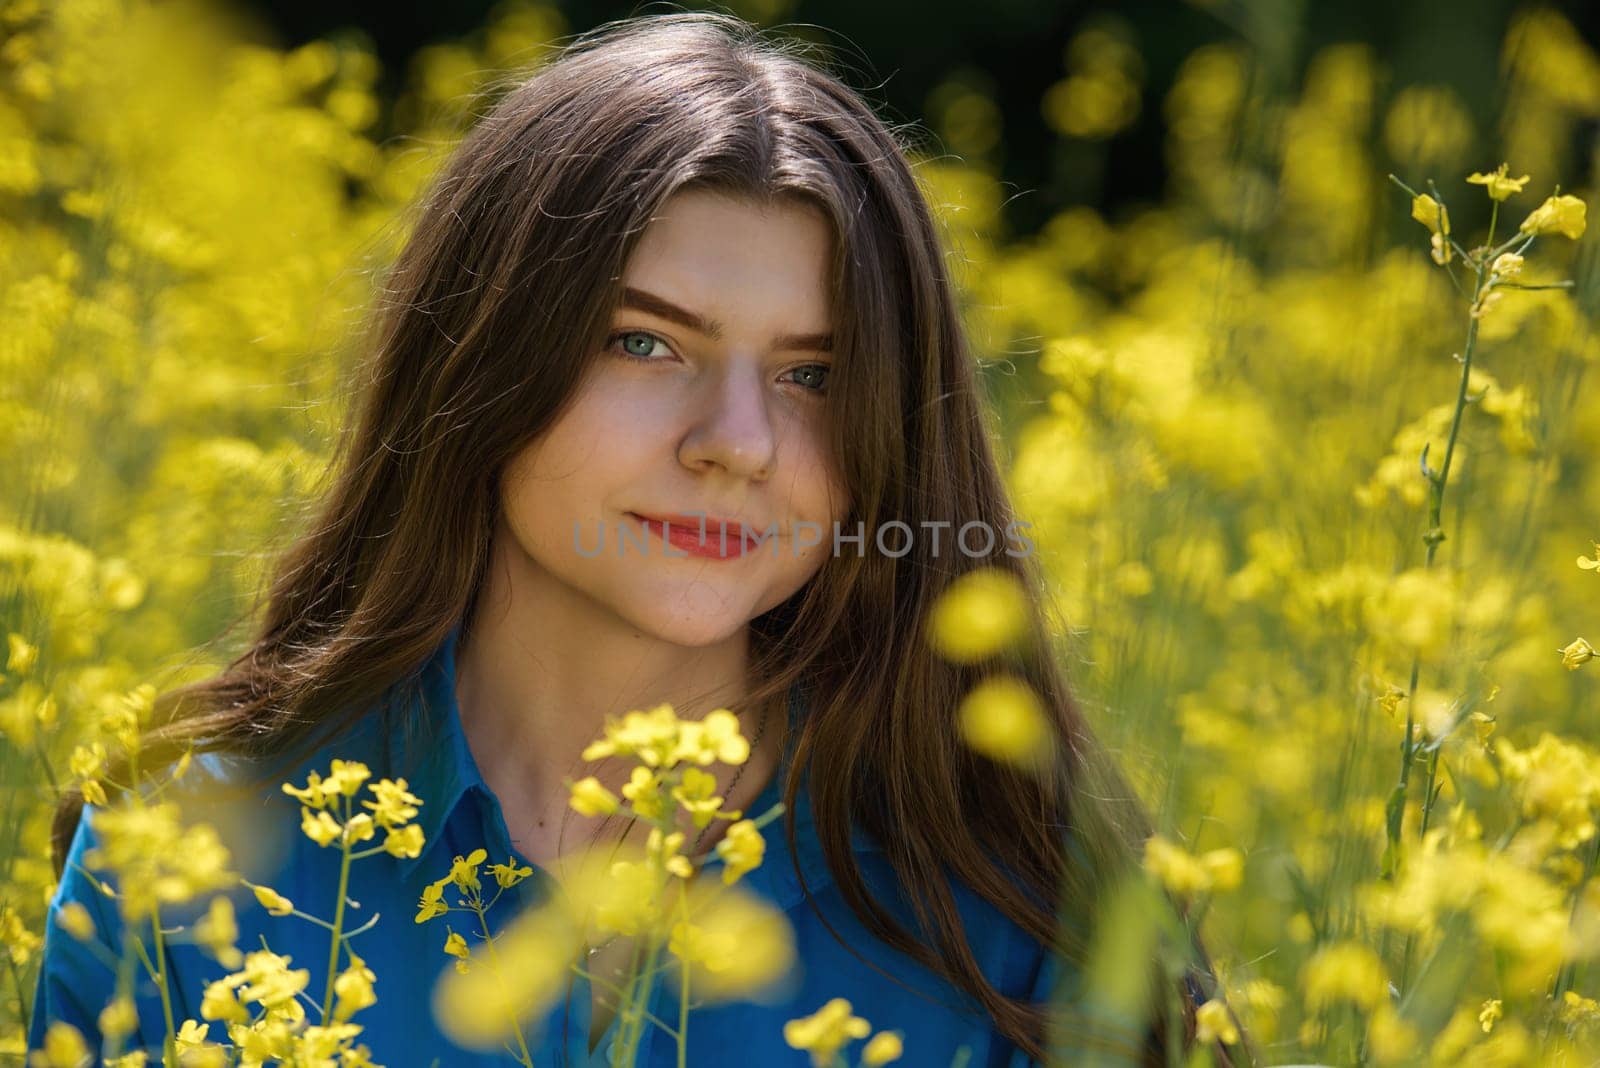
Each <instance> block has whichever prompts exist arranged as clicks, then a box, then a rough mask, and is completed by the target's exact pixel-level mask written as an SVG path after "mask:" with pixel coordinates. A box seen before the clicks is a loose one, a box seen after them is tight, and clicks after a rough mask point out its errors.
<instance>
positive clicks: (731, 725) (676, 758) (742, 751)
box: [669, 708, 750, 766]
mask: <svg viewBox="0 0 1600 1068" xmlns="http://www.w3.org/2000/svg"><path fill="white" fill-rule="evenodd" d="M749 759H750V742H749V740H748V739H746V738H745V736H744V734H743V733H742V732H741V731H740V730H739V717H738V716H736V715H734V713H733V712H732V710H730V709H726V708H717V709H713V710H712V711H710V712H707V713H706V716H705V718H704V719H699V720H686V721H683V722H681V723H680V725H679V733H678V745H677V748H676V749H675V750H674V752H673V754H672V759H671V761H670V762H669V766H670V765H671V764H675V763H678V762H681V761H688V762H689V763H692V764H699V765H702V766H704V765H706V764H711V763H714V762H717V761H721V762H722V763H724V764H729V765H738V764H743V763H744V762H745V761H746V760H749Z"/></svg>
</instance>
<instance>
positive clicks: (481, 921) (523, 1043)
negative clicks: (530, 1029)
mask: <svg viewBox="0 0 1600 1068" xmlns="http://www.w3.org/2000/svg"><path fill="white" fill-rule="evenodd" d="M480 902H481V899H480ZM472 911H473V912H476V913H477V914H478V927H479V929H480V930H482V931H483V940H484V941H485V942H487V943H488V944H489V966H490V967H491V968H493V969H494V975H495V979H496V980H497V981H499V982H501V983H504V982H505V972H503V971H501V970H500V951H499V950H497V949H495V947H494V936H493V935H492V934H490V933H489V918H488V915H487V914H486V913H485V911H484V909H483V906H482V904H481V903H480V904H478V906H477V907H476V908H474V909H473V910H472ZM511 1026H512V1028H513V1029H514V1030H515V1031H516V1032H517V1050H518V1057H517V1060H518V1062H519V1063H521V1064H522V1065H523V1068H533V1054H531V1053H529V1052H528V1040H527V1039H525V1038H523V1037H522V1025H521V1023H519V1022H518V1020H517V1018H516V1014H515V1013H513V1014H512V1017H511Z"/></svg>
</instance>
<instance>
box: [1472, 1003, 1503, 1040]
mask: <svg viewBox="0 0 1600 1068" xmlns="http://www.w3.org/2000/svg"><path fill="white" fill-rule="evenodd" d="M1504 1015H1505V1010H1504V1009H1502V1008H1501V1006H1500V999H1499V998H1488V999H1486V1000H1485V1001H1484V1003H1483V1009H1482V1011H1480V1012H1479V1013H1478V1023H1479V1024H1480V1025H1481V1026H1482V1027H1483V1033H1484V1034H1488V1033H1489V1032H1490V1031H1493V1030H1494V1025H1495V1021H1497V1020H1499V1019H1500V1017H1502V1016H1504Z"/></svg>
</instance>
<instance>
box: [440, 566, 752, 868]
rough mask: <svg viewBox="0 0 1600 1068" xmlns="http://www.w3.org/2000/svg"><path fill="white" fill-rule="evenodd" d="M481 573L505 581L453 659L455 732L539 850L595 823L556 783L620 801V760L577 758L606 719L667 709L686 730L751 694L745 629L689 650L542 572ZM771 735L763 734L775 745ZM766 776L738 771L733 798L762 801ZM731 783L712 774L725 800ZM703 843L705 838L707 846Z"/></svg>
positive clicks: (625, 764)
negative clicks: (597, 790)
mask: <svg viewBox="0 0 1600 1068" xmlns="http://www.w3.org/2000/svg"><path fill="white" fill-rule="evenodd" d="M489 571H490V574H491V575H493V574H499V575H501V576H502V579H501V581H500V582H498V583H496V582H491V584H490V586H489V588H487V589H486V590H485V591H484V594H483V596H481V597H480V598H479V604H480V608H479V610H478V611H477V612H476V613H475V615H474V617H473V618H472V619H471V620H469V621H467V624H466V626H464V627H463V630H462V633H461V637H460V641H459V643H458V646H457V650H456V665H455V667H456V670H455V675H456V700H457V704H458V706H459V708H460V710H461V722H462V726H463V729H464V731H465V733H466V737H467V742H468V746H469V748H470V749H471V750H472V754H473V758H474V759H475V761H476V762H477V764H478V768H479V771H480V772H481V773H482V774H483V777H484V780H485V782H486V783H487V784H488V785H489V788H490V789H491V790H493V791H494V793H495V795H496V796H497V797H498V798H499V799H500V802H501V806H502V808H503V809H504V810H505V813H506V818H507V823H508V824H510V825H512V826H513V828H514V829H520V831H521V835H522V837H524V838H528V839H532V840H533V841H535V842H536V843H537V842H546V839H545V836H546V835H548V836H549V839H548V842H554V841H555V840H556V832H557V831H558V830H561V829H562V824H563V822H564V821H565V823H566V826H565V828H564V832H563V833H561V834H560V840H561V841H562V843H563V845H562V847H561V848H562V849H563V850H565V849H566V848H568V847H569V846H571V845H574V844H577V843H582V842H583V841H586V840H587V839H588V838H589V837H591V833H592V831H593V830H594V829H596V828H598V826H599V824H600V822H601V821H600V819H599V818H598V817H594V818H591V817H585V816H581V815H579V814H577V813H576V812H571V811H570V810H569V809H568V805H567V799H568V791H567V787H566V785H565V782H564V780H565V779H567V778H571V779H574V780H575V779H580V778H582V777H584V776H585V775H591V774H592V775H594V776H595V777H596V778H598V779H599V780H600V781H601V783H602V784H604V785H605V786H606V787H608V788H609V789H610V790H611V791H612V792H613V793H620V790H621V787H622V785H623V784H624V783H625V782H627V780H628V774H629V772H630V771H631V769H632V763H633V762H632V761H631V760H628V759H626V758H612V759H609V760H602V761H596V762H586V761H584V760H583V759H582V755H581V754H582V752H583V750H584V749H585V748H586V747H587V746H588V745H589V744H590V743H591V742H593V741H595V740H596V739H597V738H599V737H601V735H602V733H603V729H604V725H605V722H606V719H607V717H613V718H620V717H621V716H622V715H623V714H624V713H626V712H628V711H630V710H633V709H641V710H644V709H649V708H652V707H654V706H655V705H658V704H661V703H663V702H665V703H669V704H671V705H673V707H674V708H675V709H676V711H677V713H678V715H679V716H681V717H683V718H694V719H698V718H700V717H701V716H704V715H705V714H706V713H707V712H709V711H711V710H712V709H714V708H732V707H735V706H736V705H737V703H738V702H739V701H740V700H741V698H742V697H743V696H744V694H745V693H746V691H747V688H748V687H747V676H746V670H747V664H748V661H747V650H748V644H747V643H748V630H747V629H741V631H740V632H739V633H738V634H737V635H735V636H733V637H732V638H730V639H729V640H728V641H725V642H722V643H719V644H716V645H711V646H705V647H701V648H694V649H686V648H685V647H683V646H679V645H674V644H672V643H670V642H665V641H662V640H661V639H659V638H656V637H654V636H653V635H649V634H644V633H641V632H640V631H639V630H638V629H637V628H635V627H633V626H631V625H630V624H629V623H628V621H627V620H624V619H621V618H619V617H617V616H616V615H615V614H613V613H611V612H609V611H608V610H606V609H605V608H604V606H601V605H598V604H596V603H595V602H594V601H593V600H592V599H590V598H589V597H587V596H586V595H585V594H583V593H582V592H581V591H578V590H574V589H572V588H571V587H569V586H565V585H563V584H561V583H559V582H557V581H556V580H555V579H554V578H553V577H551V576H549V575H548V574H547V573H542V572H537V573H536V572H533V571H531V570H524V571H522V572H521V573H517V572H515V571H513V570H512V569H511V568H505V567H499V566H495V567H491V568H490V569H489ZM512 578H515V579H516V581H511V579H512ZM755 718H756V716H755V715H753V714H751V713H749V712H746V713H744V714H743V715H741V723H742V729H743V731H744V733H745V736H746V737H747V738H748V737H752V736H753V734H754V732H755V729H756V723H755V722H754V720H755ZM775 718H776V717H775ZM772 727H773V725H772V724H769V729H768V734H769V735H773V734H781V731H774V730H773V729H772ZM770 740H771V739H764V741H770ZM763 749H764V750H770V749H771V747H770V746H767V745H764V746H763ZM774 755H775V753H774V752H763V754H761V756H760V758H759V759H758V758H757V756H756V755H754V754H753V755H752V764H770V763H771V759H772V757H773V756H774ZM771 770H772V769H771V767H770V766H769V767H765V768H757V767H754V766H752V767H749V768H746V770H745V772H744V774H743V776H742V777H741V779H740V782H739V786H740V791H739V792H740V793H741V794H743V793H744V792H745V790H746V789H747V788H748V787H749V785H750V784H751V783H752V782H754V783H755V784H756V785H757V790H758V791H759V788H760V785H762V784H764V783H765V782H766V781H767V780H768V779H769V778H770V775H771ZM731 778H732V776H731V774H729V773H726V772H722V773H719V774H718V779H719V782H720V784H721V786H722V788H724V789H726V787H727V785H728V781H729V780H730V779H731ZM750 796H754V795H753V794H752V795H750ZM733 807H736V806H733ZM718 822H719V823H720V822H722V821H718ZM713 831H720V827H715V828H713ZM688 837H689V838H690V839H692V838H693V837H694V835H693V834H690V835H689V836H688ZM711 837H712V835H711V834H710V833H708V835H707V841H708V842H709V841H710V840H711ZM546 849H547V850H548V843H546ZM525 855H526V854H525ZM530 859H532V858H531V857H530Z"/></svg>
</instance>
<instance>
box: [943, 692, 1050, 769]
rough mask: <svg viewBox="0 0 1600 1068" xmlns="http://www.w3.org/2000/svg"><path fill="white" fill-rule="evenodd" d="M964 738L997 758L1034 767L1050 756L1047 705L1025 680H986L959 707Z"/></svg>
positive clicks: (977, 748) (981, 751)
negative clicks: (1041, 701) (1045, 705)
mask: <svg viewBox="0 0 1600 1068" xmlns="http://www.w3.org/2000/svg"><path fill="white" fill-rule="evenodd" d="M956 716H957V722H958V726H959V729H960V732H961V737H962V739H963V740H964V741H965V742H966V743H967V744H968V745H970V746H971V747H972V748H973V749H976V750H977V751H978V752H980V753H983V754H984V755H985V756H988V757H990V758H991V759H994V760H999V761H1004V762H1006V763H1009V764H1013V765H1016V766H1019V767H1034V766H1037V765H1039V764H1041V763H1043V761H1044V760H1045V758H1046V757H1047V756H1048V755H1049V746H1050V726H1049V720H1048V719H1047V718H1046V716H1045V710H1044V706H1043V705H1042V704H1041V703H1040V701H1039V698H1038V697H1037V696H1036V695H1035V694H1034V692H1033V689H1032V688H1031V687H1030V686H1029V685H1028V684H1027V683H1026V682H1025V681H1023V680H1022V679H1019V678H1016V677H1015V676H1011V675H1000V676H995V677H992V678H987V679H984V680H983V681H982V682H980V683H978V685H977V686H975V687H973V689H972V691H971V692H970V693H968V694H967V695H966V696H965V697H964V698H962V700H961V704H960V705H959V706H958V708H957V710H956Z"/></svg>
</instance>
